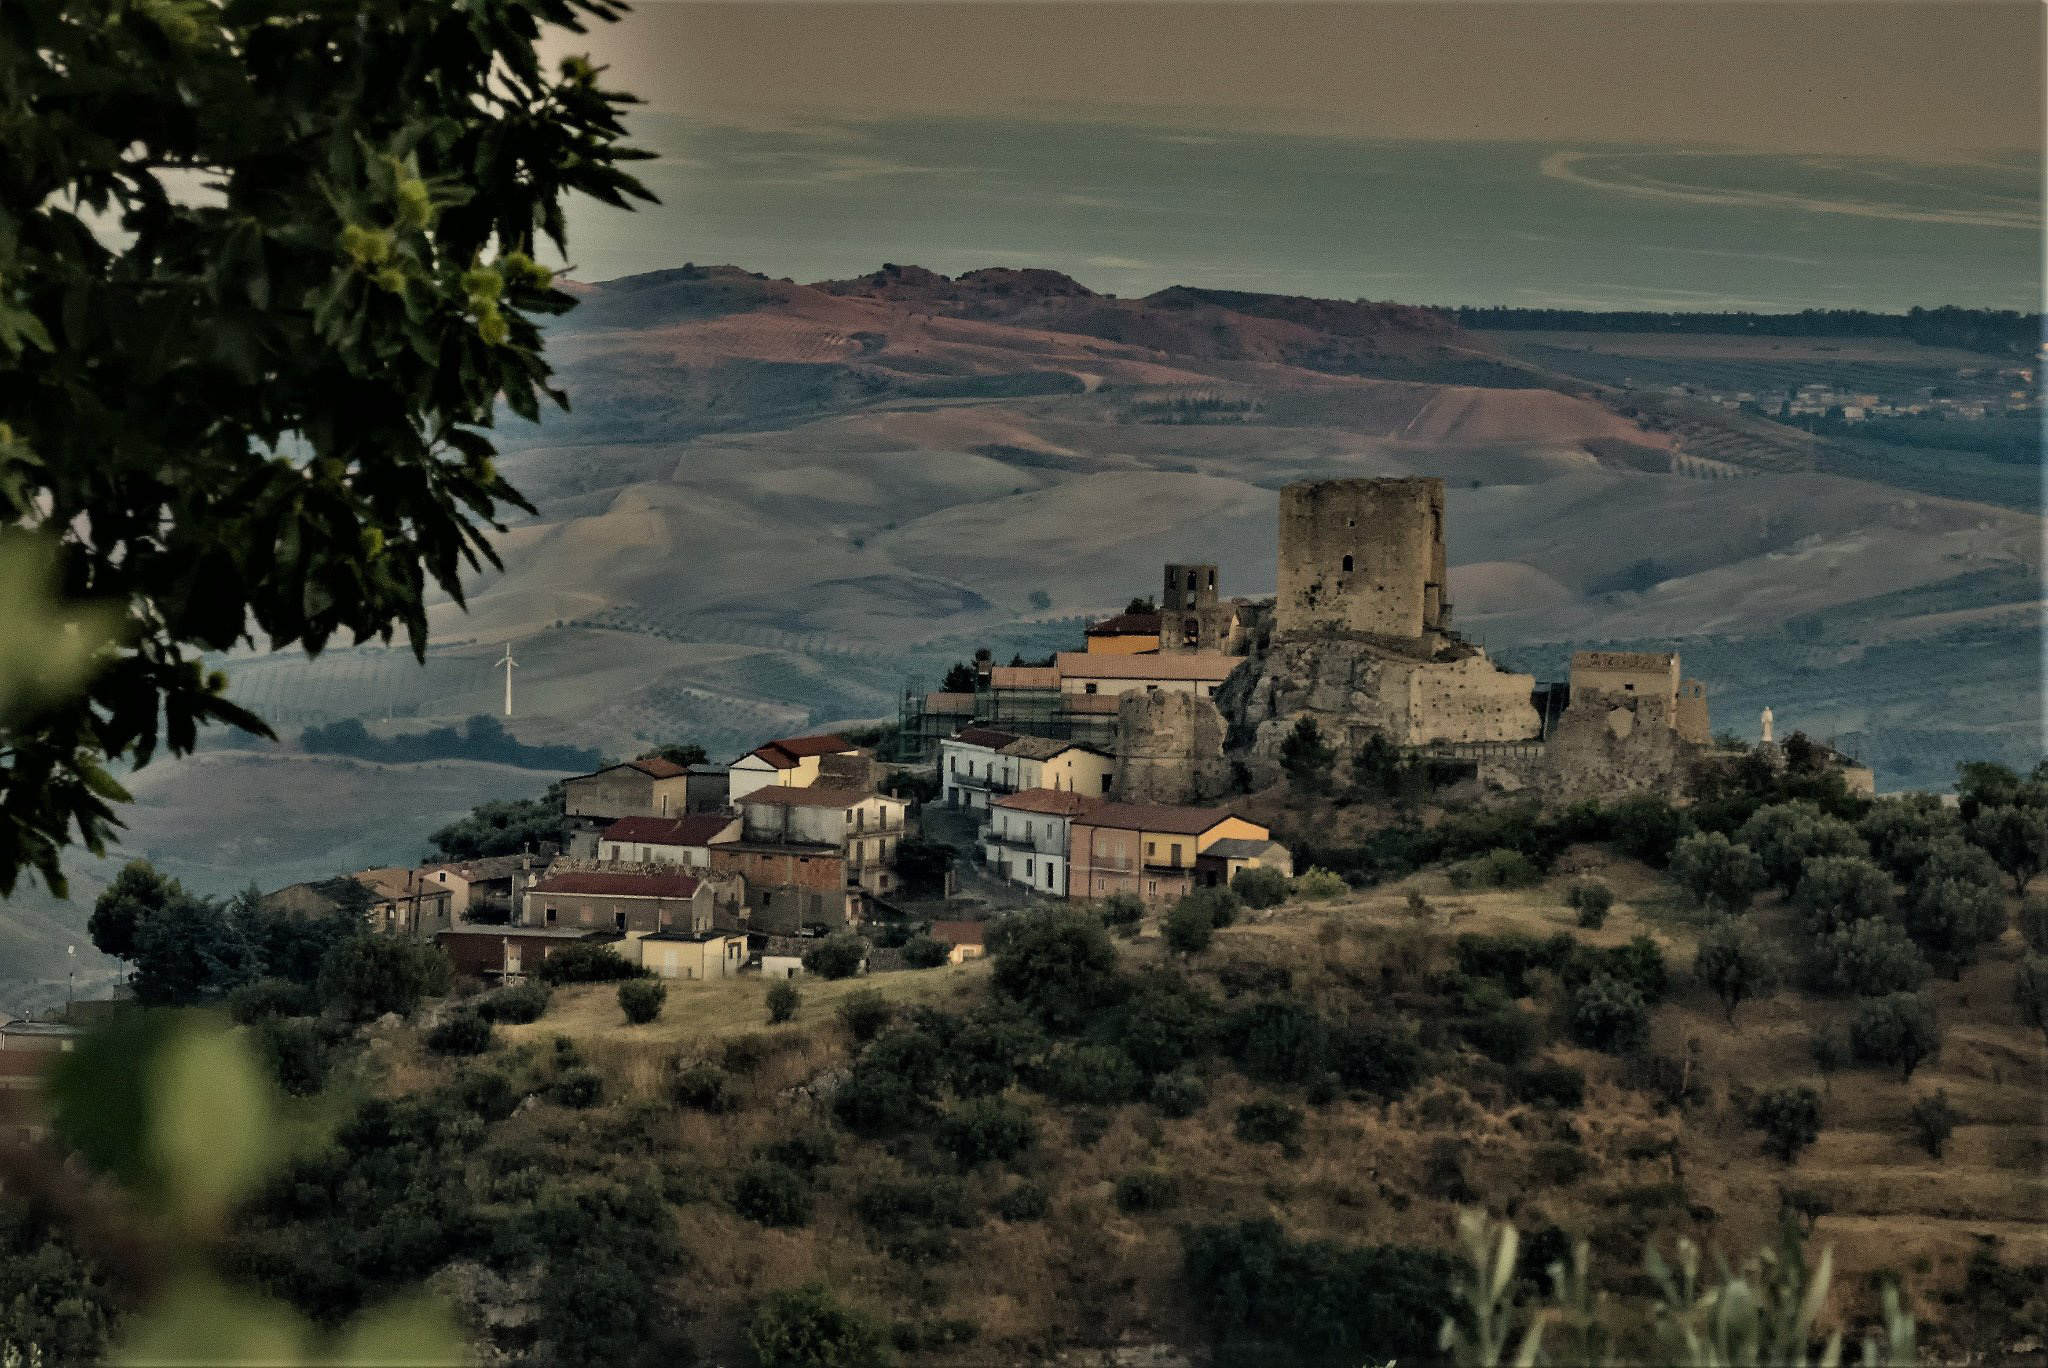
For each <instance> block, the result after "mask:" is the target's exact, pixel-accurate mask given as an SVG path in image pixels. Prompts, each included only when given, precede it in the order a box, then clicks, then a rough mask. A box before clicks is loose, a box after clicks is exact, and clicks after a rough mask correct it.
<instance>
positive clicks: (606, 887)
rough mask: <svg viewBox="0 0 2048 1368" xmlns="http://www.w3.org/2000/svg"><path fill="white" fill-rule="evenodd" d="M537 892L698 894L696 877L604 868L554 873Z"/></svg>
mask: <svg viewBox="0 0 2048 1368" xmlns="http://www.w3.org/2000/svg"><path fill="white" fill-rule="evenodd" d="M532 891H533V892H535V893H591V894H596V895H598V896H601V897H613V898H687V897H689V896H690V895H691V894H692V893H695V892H696V891H697V878H696V876H695V875H693V874H667V873H662V874H626V873H620V872H614V871H611V870H602V869H571V870H565V871H563V872H562V873H560V874H550V875H548V876H547V877H546V878H545V879H542V880H541V881H540V882H539V883H537V884H535V885H534V886H533V890H532Z"/></svg>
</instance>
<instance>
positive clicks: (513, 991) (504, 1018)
mask: <svg viewBox="0 0 2048 1368" xmlns="http://www.w3.org/2000/svg"><path fill="white" fill-rule="evenodd" d="M552 996H553V995H552V994H551V993H550V992H549V991H548V986H547V985H546V984H545V983H539V982H533V981H529V982H526V983H515V984H513V985H512V986H511V987H510V988H500V989H499V990H498V991H497V992H495V993H487V994H485V995H484V996H483V997H482V998H479V999H478V1000H477V1004H476V1012H477V1015H478V1016H480V1017H482V1018H483V1019H484V1020H485V1021H496V1022H500V1023H503V1024H505V1025H508V1026H523V1025H526V1024H527V1023H528V1022H534V1021H539V1020H540V1019H541V1018H542V1017H543V1016H545V1015H547V1010H548V1000H549V998H550V997H552Z"/></svg>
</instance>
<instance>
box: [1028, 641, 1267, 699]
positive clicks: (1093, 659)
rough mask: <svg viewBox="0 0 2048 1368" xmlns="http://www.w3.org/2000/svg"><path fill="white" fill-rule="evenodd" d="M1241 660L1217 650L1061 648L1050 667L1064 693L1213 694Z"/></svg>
mask: <svg viewBox="0 0 2048 1368" xmlns="http://www.w3.org/2000/svg"><path fill="white" fill-rule="evenodd" d="M1243 663H1244V657H1243V656H1238V655H1229V654H1226V653H1224V652H1222V651H1161V652H1158V653H1157V654H1154V655H1099V654H1091V653H1089V652H1086V651H1061V652H1060V653H1059V655H1058V656H1057V657H1055V660H1054V666H1053V668H1054V669H1056V670H1057V671H1058V672H1059V677H1060V692H1061V693H1062V694H1064V695H1067V696H1068V697H1069V698H1071V696H1072V695H1075V694H1081V695H1084V696H1087V695H1103V694H1110V695H1114V694H1121V693H1127V692H1129V691H1131V690H1134V689H1141V690H1144V691H1145V692H1148V693H1154V692H1161V691H1163V692H1167V693H1192V694H1196V695H1198V696H1200V697H1203V698H1214V697H1215V696H1216V690H1217V689H1218V688H1220V687H1221V686H1222V684H1223V681H1224V680H1226V679H1228V678H1229V677H1230V672H1231V671H1232V670H1235V669H1236V668H1237V667H1238V666H1239V665H1242V664H1243ZM1064 701H1065V700H1063V702H1064Z"/></svg>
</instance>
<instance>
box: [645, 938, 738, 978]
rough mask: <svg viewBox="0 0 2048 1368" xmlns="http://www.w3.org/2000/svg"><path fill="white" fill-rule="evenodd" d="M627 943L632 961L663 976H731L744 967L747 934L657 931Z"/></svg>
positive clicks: (649, 971)
mask: <svg viewBox="0 0 2048 1368" xmlns="http://www.w3.org/2000/svg"><path fill="white" fill-rule="evenodd" d="M627 945H628V947H629V951H628V954H629V958H631V959H632V960H633V962H634V963H635V964H638V965H639V966H640V967H641V968H642V969H645V970H646V971H647V972H648V973H650V974H654V975H656V976H657V977H660V978H665V979H684V980H699V979H723V978H732V977H734V976H735V975H737V974H739V973H740V972H741V971H742V970H744V969H745V968H746V967H747V937H746V935H745V934H744V933H743V932H738V931H720V930H717V929H712V928H707V929H705V930H703V931H656V932H654V933H652V934H651V935H646V936H634V937H631V938H630V939H629V940H628V942H627Z"/></svg>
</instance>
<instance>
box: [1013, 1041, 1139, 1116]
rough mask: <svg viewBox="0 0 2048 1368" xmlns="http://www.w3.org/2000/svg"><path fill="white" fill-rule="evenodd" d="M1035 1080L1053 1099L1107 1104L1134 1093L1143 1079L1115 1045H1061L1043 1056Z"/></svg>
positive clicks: (1135, 1066) (1125, 1098)
mask: <svg viewBox="0 0 2048 1368" xmlns="http://www.w3.org/2000/svg"><path fill="white" fill-rule="evenodd" d="M1036 1081H1037V1087H1038V1090H1039V1091H1040V1092H1042V1093H1044V1094H1045V1095H1046V1096H1048V1097H1050V1098H1053V1099H1054V1100H1056V1101H1060V1102H1072V1103H1079V1104H1083V1105H1095V1106H1109V1105H1112V1104H1114V1103H1118V1102H1128V1101H1130V1100H1131V1099H1132V1098H1133V1097H1135V1096H1137V1094H1138V1088H1139V1086H1140V1085H1141V1084H1142V1083H1143V1082H1144V1078H1143V1076H1142V1075H1141V1074H1140V1073H1139V1072H1138V1066H1137V1065H1136V1064H1134V1063H1132V1062H1131V1057H1130V1056H1129V1055H1127V1054H1125V1053H1124V1052H1123V1051H1122V1050H1120V1049H1118V1048H1116V1047H1115V1046H1114V1045H1064V1046H1060V1047H1059V1048H1057V1049H1055V1050H1053V1051H1052V1053H1051V1054H1049V1055H1048V1056H1047V1057H1046V1059H1045V1061H1044V1063H1043V1064H1041V1065H1040V1066H1039V1068H1038V1070H1037V1080H1036Z"/></svg>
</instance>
